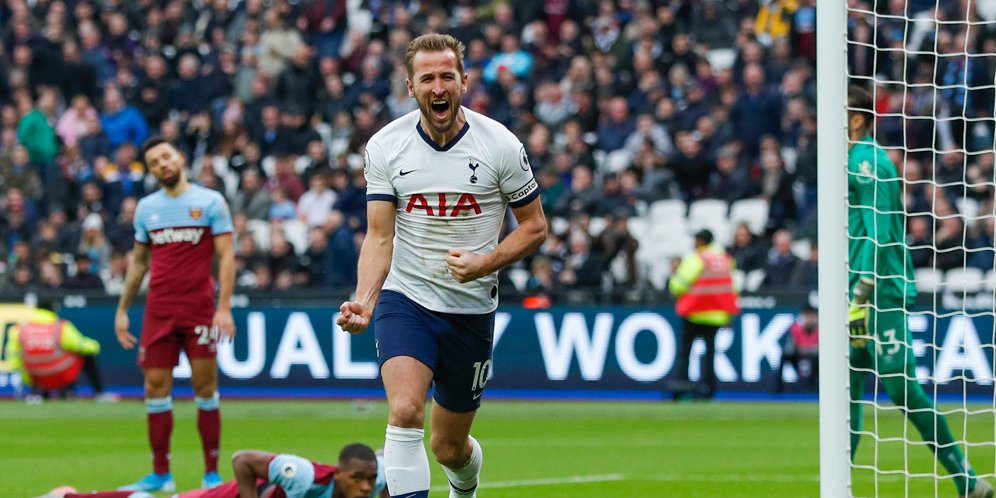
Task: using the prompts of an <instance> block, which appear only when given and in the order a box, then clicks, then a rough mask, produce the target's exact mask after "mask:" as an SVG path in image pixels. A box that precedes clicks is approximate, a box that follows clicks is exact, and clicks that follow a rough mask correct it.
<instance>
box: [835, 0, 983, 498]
mask: <svg viewBox="0 0 996 498" xmlns="http://www.w3.org/2000/svg"><path fill="white" fill-rule="evenodd" d="M842 3H845V4H846V6H847V7H846V8H847V26H846V31H847V76H848V84H850V85H856V86H858V87H862V88H864V89H866V90H868V91H869V93H871V95H872V100H873V102H874V115H875V121H876V126H875V131H874V133H873V134H872V135H873V137H874V139H875V140H876V141H877V142H878V143H879V144H880V145H881V146H882V148H884V150H885V151H886V154H887V156H888V158H889V159H890V160H891V162H892V163H893V164H894V165H895V166H896V170H897V173H898V178H897V179H896V180H895V181H897V182H899V185H900V191H901V205H900V208H899V209H900V210H901V211H897V212H896V213H891V214H894V215H896V216H900V217H902V225H903V229H904V232H903V234H902V235H903V240H902V242H901V243H902V244H903V246H904V247H905V250H906V251H908V252H909V254H910V259H909V260H908V261H909V262H910V263H911V264H912V271H911V272H910V273H909V275H911V276H912V278H913V283H914V285H915V287H916V290H917V293H918V296H917V299H916V302H915V304H899V305H898V306H899V307H898V308H897V310H898V311H901V312H903V313H904V314H905V316H906V320H905V322H906V327H907V330H908V333H909V334H910V337H911V339H912V352H913V354H914V356H915V361H916V367H915V369H914V370H913V373H912V375H909V374H908V373H904V372H902V371H900V372H897V373H887V372H886V371H885V370H888V369H887V368H885V366H884V365H880V364H879V363H878V360H877V355H872V364H871V365H862V364H860V362H857V361H856V360H855V358H853V357H852V358H851V361H850V367H849V372H850V373H851V379H852V382H853V379H855V378H856V376H855V373H864V374H865V377H866V382H865V384H864V385H865V386H866V387H865V389H864V393H863V396H862V397H861V398H860V399H859V400H858V401H857V403H858V404H859V405H861V407H862V409H863V418H862V422H863V423H862V424H861V427H860V429H858V428H857V427H856V424H854V423H852V424H851V436H852V438H853V437H854V436H855V435H858V436H860V444H858V446H857V450H856V452H855V454H854V455H853V460H852V463H851V476H850V477H851V494H852V496H868V497H887V496H888V497H891V496H896V497H899V496H903V497H928V496H943V497H948V496H958V494H959V492H958V491H957V490H956V484H957V482H958V479H959V476H957V475H952V474H951V472H950V471H949V467H948V466H946V465H945V464H944V462H943V460H944V458H951V456H952V455H957V454H958V452H955V451H949V450H948V448H952V447H954V448H957V449H959V450H960V452H961V454H962V455H964V457H965V458H966V459H967V460H968V462H970V464H971V466H972V467H973V468H974V471H975V473H977V474H978V476H979V477H980V478H981V479H982V480H985V481H987V482H989V483H990V484H991V483H993V472H994V460H996V438H994V425H996V417H994V414H996V397H994V384H993V379H994V366H993V351H994V340H993V331H994V306H996V304H994V303H996V263H994V222H996V216H994V212H996V211H994V197H993V195H994V190H996V173H994V158H996V153H994V152H996V149H994V146H996V142H994V131H996V2H993V1H988V0H925V1H924V0H921V1H917V0H847V1H846V2H842ZM821 82H822V81H821ZM849 111H853V109H849ZM856 142H862V140H861V139H857V140H856ZM849 145H852V146H853V145H854V141H852V143H851V144H849ZM851 150H854V149H851ZM876 171H877V169H876V168H874V167H872V168H871V170H870V173H868V174H870V175H871V176H876V175H877V173H876ZM852 176H853V175H852ZM875 180H877V181H881V182H885V183H887V179H883V178H875ZM876 195H886V193H885V190H883V189H879V190H878V191H877V193H876ZM854 196H855V194H853V191H852V193H851V194H849V197H848V203H849V207H850V208H851V209H854V207H855V206H856V205H857V204H858V203H860V202H861V201H860V200H859V199H855V198H854ZM875 205H876V206H881V205H883V204H881V203H877V202H876V203H875ZM888 215H890V213H888V212H883V211H882V210H881V209H879V212H878V213H876V216H874V217H873V219H874V221H873V222H872V223H873V224H877V223H880V222H881V219H884V218H882V217H885V216H888ZM852 223H853V219H852ZM849 238H850V239H851V240H849V241H848V243H849V244H853V243H855V240H853V239H854V237H853V234H852V236H851V237H849ZM871 239H872V240H871V241H872V242H873V243H874V244H876V245H878V246H879V247H881V245H882V244H883V242H882V240H879V239H877V238H875V237H872V238H871ZM886 243H887V242H886ZM889 263H894V261H879V260H875V261H874V263H873V268H875V270H876V276H877V277H882V276H883V275H881V274H879V272H878V271H877V270H878V269H879V268H886V267H887V266H888V265H889ZM856 264H857V263H856V262H855V261H849V265H851V266H850V268H852V269H853V268H854V265H856ZM906 265H907V263H903V264H902V265H901V266H902V267H903V269H904V270H905V267H906ZM883 272H884V273H885V274H888V273H889V271H885V270H883ZM902 274H905V273H902ZM886 276H887V275H886ZM872 306H873V307H875V306H879V307H878V308H877V309H875V311H876V312H877V313H876V314H875V315H873V316H876V315H877V316H882V315H883V314H884V313H887V312H888V311H890V309H888V308H887V307H882V306H881V305H876V304H873V305H872ZM872 328H874V324H873V325H872ZM879 328H880V329H884V327H879ZM884 332H888V331H886V330H879V331H878V333H877V335H874V336H873V337H872V342H873V348H875V349H874V350H877V351H878V352H880V353H881V352H882V351H883V350H885V351H889V350H892V349H895V348H899V347H900V344H898V343H893V342H890V339H892V337H891V336H887V334H884ZM898 335H900V336H901V332H900V333H899V334H898ZM904 349H905V347H904ZM852 352H853V350H852ZM852 356H853V355H852ZM890 380H891V382H892V383H893V385H898V384H902V383H903V382H904V381H907V380H910V381H915V382H916V383H918V384H919V385H920V386H922V388H923V390H924V392H925V394H926V398H927V400H928V401H929V404H930V405H932V406H931V407H927V408H924V407H919V406H920V405H918V404H917V401H916V399H915V397H916V393H913V392H909V391H908V389H903V391H902V393H901V394H900V395H898V396H897V395H896V393H895V392H893V393H892V396H890V393H889V392H887V391H888V388H887V387H886V386H887V384H888V382H890ZM852 387H853V386H852ZM894 401H896V402H894ZM910 405H914V406H912V407H910ZM907 408H909V409H907ZM851 413H852V416H853V415H854V414H855V411H854V410H853V409H852V412H851ZM945 419H946V422H947V425H948V427H949V428H950V434H951V436H952V437H953V441H951V442H949V443H947V444H945V443H944V439H945V437H944V435H943V433H944V430H943V429H944V428H943V424H944V420H945ZM924 420H928V421H929V422H927V423H924V422H923V421H924ZM923 429H926V432H927V434H928V437H927V439H928V440H925V438H924V437H922V436H921V433H922V432H923ZM931 432H932V433H933V434H932V435H931ZM931 437H932V438H933V439H934V440H935V441H938V440H939V441H941V444H940V447H939V449H938V451H937V454H938V457H935V454H934V451H933V450H934V449H935V447H934V446H933V444H934V441H930V440H929V439H931ZM955 466H957V465H955ZM962 477H963V476H962Z"/></svg>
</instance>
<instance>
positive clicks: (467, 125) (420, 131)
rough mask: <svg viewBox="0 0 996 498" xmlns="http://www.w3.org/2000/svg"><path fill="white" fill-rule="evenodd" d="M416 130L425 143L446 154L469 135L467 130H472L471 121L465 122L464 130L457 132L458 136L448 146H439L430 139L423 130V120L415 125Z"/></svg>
mask: <svg viewBox="0 0 996 498" xmlns="http://www.w3.org/2000/svg"><path fill="white" fill-rule="evenodd" d="M415 129H416V130H418V134H419V136H421V137H422V140H425V143H427V144H429V146H430V147H432V148H433V149H436V150H438V151H439V152H446V151H448V150H450V149H452V148H453V146H454V145H456V144H457V142H459V141H460V139H461V138H463V136H464V135H466V134H467V130H469V129H470V122H469V121H468V122H465V123H464V124H463V128H460V131H459V132H457V134H456V136H455V137H453V140H450V142H449V143H447V144H446V145H439V144H437V143H436V142H435V141H434V140H433V139H432V138H430V137H429V134H428V133H426V132H425V130H423V129H422V120H421V119H420V120H419V121H418V123H416V124H415Z"/></svg>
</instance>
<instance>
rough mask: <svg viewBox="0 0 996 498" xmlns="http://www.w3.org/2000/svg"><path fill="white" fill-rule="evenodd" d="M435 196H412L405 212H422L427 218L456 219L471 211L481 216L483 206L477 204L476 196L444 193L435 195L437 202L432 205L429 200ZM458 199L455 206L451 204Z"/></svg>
mask: <svg viewBox="0 0 996 498" xmlns="http://www.w3.org/2000/svg"><path fill="white" fill-rule="evenodd" d="M426 195H428V196H429V198H431V197H432V196H433V194H412V196H411V197H409V198H408V205H407V206H405V211H407V212H409V213H411V212H414V211H422V212H423V213H424V214H425V215H426V216H447V217H451V218H455V217H457V216H460V215H469V214H470V213H471V211H473V212H474V214H481V205H480V204H479V203H478V202H477V198H475V197H474V194H466V193H464V194H444V193H442V192H440V193H438V194H435V199H433V200H434V201H435V202H434V203H432V204H430V203H429V198H426ZM454 199H456V203H455V204H450V202H451V201H453V200H454Z"/></svg>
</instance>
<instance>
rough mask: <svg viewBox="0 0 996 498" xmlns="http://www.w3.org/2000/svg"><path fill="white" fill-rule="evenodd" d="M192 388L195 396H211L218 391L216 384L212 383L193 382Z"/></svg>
mask: <svg viewBox="0 0 996 498" xmlns="http://www.w3.org/2000/svg"><path fill="white" fill-rule="evenodd" d="M193 388H194V397H197V398H213V397H214V395H215V394H216V393H217V392H218V385H217V384H214V383H203V384H195V385H193Z"/></svg>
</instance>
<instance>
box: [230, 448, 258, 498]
mask: <svg viewBox="0 0 996 498" xmlns="http://www.w3.org/2000/svg"><path fill="white" fill-rule="evenodd" d="M232 471H233V473H234V474H235V482H236V484H238V486H239V496H240V497H249V498H256V497H257V496H258V494H257V492H256V476H255V474H254V473H253V471H252V467H251V466H250V465H249V464H248V463H247V462H240V461H239V460H238V459H237V458H236V459H235V460H233V461H232Z"/></svg>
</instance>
